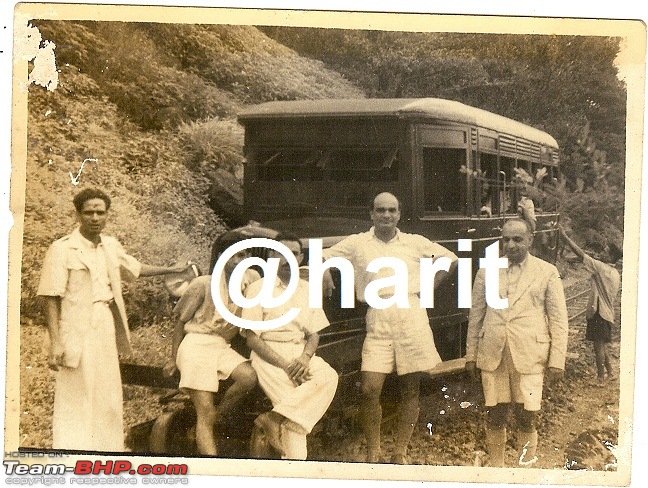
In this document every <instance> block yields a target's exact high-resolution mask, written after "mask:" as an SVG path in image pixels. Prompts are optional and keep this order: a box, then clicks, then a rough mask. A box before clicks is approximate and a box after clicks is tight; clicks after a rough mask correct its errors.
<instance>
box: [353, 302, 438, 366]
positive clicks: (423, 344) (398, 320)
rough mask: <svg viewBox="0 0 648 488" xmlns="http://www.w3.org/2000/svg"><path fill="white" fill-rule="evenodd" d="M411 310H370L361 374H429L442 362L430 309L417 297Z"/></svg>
mask: <svg viewBox="0 0 648 488" xmlns="http://www.w3.org/2000/svg"><path fill="white" fill-rule="evenodd" d="M408 299H409V301H410V308H397V307H396V306H393V307H390V308H386V309H380V310H379V309H374V308H370V309H369V310H368V311H367V336H366V337H365V341H364V344H363V345H362V367H361V369H362V371H371V372H375V373H385V374H389V373H391V372H393V371H396V373H397V374H399V375H404V374H408V373H416V372H420V371H430V370H432V369H434V367H435V366H436V365H437V364H439V363H440V362H441V357H440V356H439V353H438V352H437V350H436V346H435V345H434V336H433V335H432V329H430V322H429V320H428V316H427V310H426V309H424V308H421V307H420V306H419V299H418V297H417V296H416V295H409V296H408Z"/></svg>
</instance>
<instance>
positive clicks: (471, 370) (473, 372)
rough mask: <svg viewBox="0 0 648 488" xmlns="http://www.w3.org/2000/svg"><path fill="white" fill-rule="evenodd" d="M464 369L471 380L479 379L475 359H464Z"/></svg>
mask: <svg viewBox="0 0 648 488" xmlns="http://www.w3.org/2000/svg"><path fill="white" fill-rule="evenodd" d="M466 371H467V372H468V374H469V375H470V379H471V380H473V381H479V370H478V369H477V362H476V361H466Z"/></svg>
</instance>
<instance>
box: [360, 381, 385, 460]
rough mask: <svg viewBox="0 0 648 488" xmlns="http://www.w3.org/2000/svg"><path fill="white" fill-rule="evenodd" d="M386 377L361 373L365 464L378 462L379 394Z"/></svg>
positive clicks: (361, 416) (380, 412)
mask: <svg viewBox="0 0 648 488" xmlns="http://www.w3.org/2000/svg"><path fill="white" fill-rule="evenodd" d="M386 377H387V375H386V374H385V373H374V372H372V371H362V388H361V389H362V398H361V401H360V426H361V427H362V431H363V432H364V435H365V437H366V439H367V462H369V463H376V462H379V461H380V423H381V421H382V407H381V406H380V394H381V393H382V388H383V385H384V383H385V378H386Z"/></svg>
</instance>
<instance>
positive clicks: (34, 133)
mask: <svg viewBox="0 0 648 488" xmlns="http://www.w3.org/2000/svg"><path fill="white" fill-rule="evenodd" d="M34 24H35V25H36V26H37V27H38V28H39V30H40V32H41V34H42V38H43V40H49V41H54V43H55V44H56V48H55V55H56V62H57V67H58V69H59V71H60V72H59V78H60V85H59V87H58V88H57V89H56V90H55V91H54V92H50V91H47V90H45V89H44V88H43V87H41V86H37V85H31V86H30V87H29V101H28V103H29V113H28V147H27V187H26V202H25V214H24V242H23V263H22V300H21V309H22V315H23V317H24V318H25V319H29V318H36V317H37V316H38V314H39V309H40V307H39V306H38V301H37V300H36V297H35V293H36V286H37V284H38V277H39V271H40V266H41V263H42V259H43V256H44V253H45V251H46V249H47V247H48V246H49V244H51V242H52V241H54V240H55V239H57V238H59V237H62V236H63V235H66V234H68V233H69V232H70V231H71V230H72V229H73V228H74V225H75V224H74V212H73V207H72V203H71V200H72V197H73V195H74V194H75V193H76V192H78V191H79V190H80V189H82V188H84V187H86V186H98V187H102V188H104V189H105V190H106V191H107V192H108V193H109V194H110V195H111V197H112V198H113V208H112V209H111V217H110V220H109V222H110V223H109V225H108V227H107V228H106V233H109V234H112V235H114V236H116V237H117V238H119V239H120V240H121V241H122V243H123V244H124V246H125V247H126V249H127V250H129V252H131V253H132V254H133V255H135V256H136V257H137V258H139V259H141V260H142V261H143V262H146V263H150V264H158V265H170V264H173V263H175V262H177V261H181V260H187V259H190V258H191V259H193V260H195V261H197V262H198V264H199V265H200V266H201V268H202V269H203V270H206V269H207V267H208V258H209V248H210V245H211V242H212V241H213V239H214V238H215V237H216V236H217V235H218V234H219V233H221V232H222V231H223V230H224V229H225V228H226V224H227V223H228V222H231V220H232V217H237V216H238V215H237V212H240V208H238V207H237V205H236V203H237V201H239V200H240V198H241V177H242V160H243V154H242V153H243V151H242V146H243V131H242V128H241V127H240V126H239V125H238V124H237V123H236V120H235V117H236V114H237V113H238V111H239V110H240V108H241V107H242V106H243V105H244V104H246V103H255V102H261V101H266V100H272V99H291V98H323V97H356V98H357V97H362V96H363V93H362V92H361V91H360V90H358V89H357V88H355V87H354V86H353V85H351V84H350V83H348V82H347V81H345V80H344V79H343V77H342V76H340V75H339V74H337V73H335V72H333V71H331V70H328V69H326V68H324V66H323V64H322V63H321V62H319V61H313V60H309V59H306V58H302V57H300V56H299V55H297V54H296V53H295V52H294V51H292V50H291V49H289V48H286V47H284V46H281V45H279V44H278V43H276V42H274V41H272V40H271V39H269V38H268V37H266V36H265V35H264V34H263V33H261V32H260V31H258V30H257V29H256V28H254V27H246V26H240V27H239V26H183V25H157V24H155V25H154V24H136V23H121V22H68V21H65V22H60V21H39V22H34ZM84 161H85V164H84V165H83V171H82V173H81V175H80V177H79V185H74V184H72V180H71V177H74V176H77V174H78V172H79V170H80V168H81V164H82V163H83V162H84ZM70 173H71V175H70ZM238 203H240V201H239V202H238ZM127 293H128V295H129V296H128V311H129V315H130V321H131V325H133V326H138V325H141V324H146V323H150V322H152V321H155V320H158V319H161V318H164V317H166V316H168V315H169V312H170V300H169V297H168V295H167V294H166V292H165V291H164V289H163V288H162V287H161V285H160V282H159V280H157V281H156V280H144V279H142V280H138V281H137V283H136V285H134V286H131V287H130V288H129V289H128V290H127Z"/></svg>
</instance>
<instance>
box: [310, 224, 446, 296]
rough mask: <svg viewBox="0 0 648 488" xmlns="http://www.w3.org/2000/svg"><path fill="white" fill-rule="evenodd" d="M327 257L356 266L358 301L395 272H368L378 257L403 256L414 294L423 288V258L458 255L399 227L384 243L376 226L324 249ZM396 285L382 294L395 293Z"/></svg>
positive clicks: (386, 269) (409, 286)
mask: <svg viewBox="0 0 648 488" xmlns="http://www.w3.org/2000/svg"><path fill="white" fill-rule="evenodd" d="M322 256H323V258H324V259H329V258H332V257H342V258H345V259H348V260H349V261H350V262H351V263H352V264H353V267H354V271H355V285H356V295H357V297H358V300H361V301H363V302H364V301H365V296H364V291H365V288H366V287H367V285H368V284H369V283H370V282H372V281H373V280H375V279H380V278H387V277H390V276H393V275H394V274H395V271H394V269H392V268H390V267H383V268H381V269H380V270H379V271H378V272H377V273H370V272H368V271H367V270H366V269H367V265H368V264H369V263H370V262H371V261H373V260H374V259H376V258H383V257H394V258H398V259H401V260H402V261H403V262H404V263H405V265H406V266H407V289H408V293H409V294H410V295H415V294H418V293H419V292H420V291H421V280H420V259H421V258H434V259H437V258H440V257H448V258H450V260H451V261H455V260H456V259H457V256H456V255H455V254H454V253H453V252H452V251H450V250H448V249H446V248H445V247H443V246H441V245H440V244H437V243H436V242H432V241H430V240H429V239H427V238H425V237H423V236H421V235H418V234H406V233H405V232H401V231H400V230H399V229H396V235H395V236H394V237H393V238H392V239H391V240H390V241H389V242H384V241H383V240H381V239H380V238H378V237H377V236H376V234H375V231H374V228H373V227H372V228H371V229H370V230H369V231H368V232H363V233H361V234H354V235H351V236H349V237H347V238H345V239H344V240H342V241H340V242H338V243H337V244H335V245H334V246H332V247H330V248H328V249H324V251H323V253H322ZM393 292H394V290H393V288H391V289H390V288H389V287H385V288H383V289H382V290H381V295H384V296H391V295H393Z"/></svg>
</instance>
